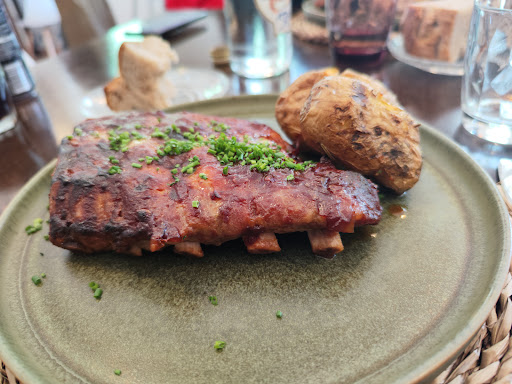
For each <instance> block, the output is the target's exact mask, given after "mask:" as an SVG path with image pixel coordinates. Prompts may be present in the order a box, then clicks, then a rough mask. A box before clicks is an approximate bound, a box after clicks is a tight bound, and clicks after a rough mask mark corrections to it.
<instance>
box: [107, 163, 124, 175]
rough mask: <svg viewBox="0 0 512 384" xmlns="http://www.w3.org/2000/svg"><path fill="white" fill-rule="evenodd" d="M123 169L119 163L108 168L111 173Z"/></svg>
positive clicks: (113, 173) (119, 171)
mask: <svg viewBox="0 0 512 384" xmlns="http://www.w3.org/2000/svg"><path fill="white" fill-rule="evenodd" d="M121 171H122V169H121V167H119V166H118V165H113V166H111V167H110V169H109V170H108V174H109V175H115V174H116V173H121Z"/></svg>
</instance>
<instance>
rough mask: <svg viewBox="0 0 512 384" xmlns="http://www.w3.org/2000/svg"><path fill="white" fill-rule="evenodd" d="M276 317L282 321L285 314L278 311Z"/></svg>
mask: <svg viewBox="0 0 512 384" xmlns="http://www.w3.org/2000/svg"><path fill="white" fill-rule="evenodd" d="M276 317H277V318H278V319H281V318H282V317H283V312H281V311H277V312H276Z"/></svg>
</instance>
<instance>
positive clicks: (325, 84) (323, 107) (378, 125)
mask: <svg viewBox="0 0 512 384" xmlns="http://www.w3.org/2000/svg"><path fill="white" fill-rule="evenodd" d="M391 95H392V94H391ZM393 97H394V96H393ZM299 141H300V142H304V143H305V145H306V146H307V147H308V148H311V149H313V150H315V151H317V152H319V153H321V154H326V155H328V156H329V157H330V158H331V159H333V160H334V161H335V162H336V163H338V164H341V165H343V166H344V167H345V168H347V169H352V170H355V171H358V172H360V173H362V174H363V175H365V176H368V177H371V178H373V179H374V180H375V181H376V182H378V183H380V184H382V185H383V186H385V187H388V188H390V189H392V190H393V191H395V192H396V193H398V194H400V193H402V192H404V191H406V190H408V189H410V188H411V187H412V186H413V185H414V184H415V183H416V182H417V181H418V179H419V176H420V172H421V166H422V157H421V151H420V146H419V141H420V134H419V129H418V125H417V124H415V122H414V121H413V119H412V118H411V117H410V116H409V115H408V114H407V112H405V111H404V110H402V109H401V108H399V107H397V106H395V105H393V104H392V99H390V96H389V95H387V94H386V93H385V92H382V91H376V90H375V89H374V88H373V87H371V86H370V85H369V84H368V83H367V82H365V81H361V80H359V79H357V78H352V77H349V76H330V77H326V78H323V79H322V80H320V81H318V82H317V83H316V84H315V85H314V86H313V88H312V89H311V92H310V94H309V97H308V98H307V100H306V102H305V103H304V106H303V108H302V110H301V113H300V137H299Z"/></svg>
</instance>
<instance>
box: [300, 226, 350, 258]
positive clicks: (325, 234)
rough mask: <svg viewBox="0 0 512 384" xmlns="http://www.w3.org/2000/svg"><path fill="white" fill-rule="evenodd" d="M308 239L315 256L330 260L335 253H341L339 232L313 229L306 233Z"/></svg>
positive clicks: (341, 246)
mask: <svg viewBox="0 0 512 384" xmlns="http://www.w3.org/2000/svg"><path fill="white" fill-rule="evenodd" d="M308 237H309V242H310V243H311V249H312V250H313V253H314V254H315V255H318V256H322V257H325V258H328V259H332V258H333V257H334V255H335V254H336V253H338V252H341V251H343V243H342V242H341V237H340V234H339V232H332V231H324V230H317V229H314V230H310V231H308Z"/></svg>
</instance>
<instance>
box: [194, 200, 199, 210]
mask: <svg viewBox="0 0 512 384" xmlns="http://www.w3.org/2000/svg"><path fill="white" fill-rule="evenodd" d="M192 207H194V208H199V201H197V200H194V201H193V202H192Z"/></svg>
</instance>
